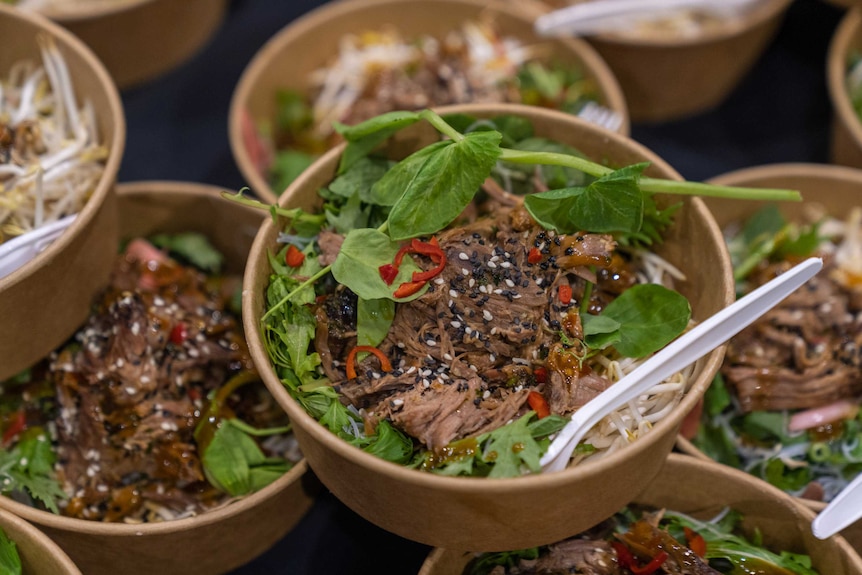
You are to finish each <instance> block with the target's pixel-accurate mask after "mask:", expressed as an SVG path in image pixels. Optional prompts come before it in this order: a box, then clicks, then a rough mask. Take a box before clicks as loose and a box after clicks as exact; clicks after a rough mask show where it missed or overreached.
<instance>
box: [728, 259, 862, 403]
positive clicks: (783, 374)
mask: <svg viewBox="0 0 862 575" xmlns="http://www.w3.org/2000/svg"><path fill="white" fill-rule="evenodd" d="M789 265H790V264H789V263H783V264H776V265H772V266H769V267H767V268H764V269H762V270H760V272H759V274H758V275H757V276H756V280H755V281H756V282H757V283H764V282H766V281H768V280H769V279H771V278H772V277H774V276H775V275H777V274H779V273H781V272H782V271H784V270H785V269H787V267H788V266H789ZM824 267H825V269H824V270H823V271H822V272H821V273H820V274H818V275H817V276H816V277H814V278H812V279H811V280H809V282H808V283H807V284H806V285H804V286H803V287H801V288H800V289H798V290H796V291H795V292H794V293H792V294H791V295H790V296H789V297H788V298H787V299H785V300H784V301H783V302H782V303H781V304H780V305H779V306H777V307H776V308H774V309H772V310H771V311H769V312H767V313H766V314H765V315H764V316H763V317H762V318H760V319H759V320H758V321H756V322H755V323H753V324H752V325H751V326H749V327H748V328H746V329H745V330H743V331H742V332H741V333H740V334H739V335H737V336H736V337H735V338H733V339H732V340H731V342H730V344H729V346H728V349H727V357H726V359H725V362H724V366H723V367H722V373H723V374H724V376H725V377H726V379H727V381H728V383H729V384H730V385H731V386H732V387H733V389H734V390H735V392H736V395H737V397H738V398H739V403H740V407H741V408H742V410H743V411H755V410H783V409H807V408H812V407H818V406H821V405H826V404H828V403H832V402H834V401H837V400H839V399H845V398H857V397H859V395H860V394H862V379H860V378H859V369H860V366H862V351H860V350H862V329H860V326H862V323H860V321H859V320H858V317H860V315H859V314H860V311H862V309H860V307H859V302H858V301H857V300H858V299H859V298H858V295H857V294H858V292H859V290H858V288H857V289H853V288H852V287H851V288H848V287H847V286H845V285H843V284H842V283H839V282H838V281H836V280H835V279H834V273H833V271H834V265H833V264H832V262H831V261H829V259H826V264H825V266H824Z"/></svg>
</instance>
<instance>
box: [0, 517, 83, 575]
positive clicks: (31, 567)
mask: <svg viewBox="0 0 862 575" xmlns="http://www.w3.org/2000/svg"><path fill="white" fill-rule="evenodd" d="M0 531H3V533H5V534H6V535H7V536H8V537H9V539H11V540H12V541H13V542H14V543H15V545H16V547H17V548H18V557H20V559H21V568H22V570H23V572H24V573H52V574H55V575H81V572H80V571H79V570H78V568H77V567H75V564H74V563H72V560H71V559H69V556H68V555H66V553H64V552H63V550H62V549H60V547H58V546H57V544H56V543H54V542H53V541H51V540H50V539H49V538H48V536H47V535H45V534H44V533H42V532H41V531H39V530H38V529H36V528H35V527H33V526H32V525H30V524H29V523H27V522H26V521H24V520H23V519H21V518H20V517H16V516H15V515H12V514H11V513H8V512H6V511H3V510H0Z"/></svg>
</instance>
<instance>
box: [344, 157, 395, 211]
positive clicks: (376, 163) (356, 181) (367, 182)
mask: <svg viewBox="0 0 862 575" xmlns="http://www.w3.org/2000/svg"><path fill="white" fill-rule="evenodd" d="M393 164H394V162H390V161H389V160H385V159H380V158H360V159H359V160H357V161H356V162H355V163H354V164H353V165H352V166H351V167H350V169H349V170H347V171H345V172H344V173H343V174H341V175H340V176H338V177H337V178H335V179H334V180H333V181H332V183H331V184H329V190H330V191H331V192H332V193H334V194H337V195H339V196H342V197H345V198H349V197H351V196H354V195H357V196H358V197H359V199H360V200H362V201H363V202H366V203H378V202H376V201H375V198H374V196H373V194H372V192H371V190H372V186H373V185H374V184H375V183H377V181H378V180H379V179H380V178H382V177H383V175H384V174H385V173H386V172H387V171H388V170H389V168H390V167H391V166H392V165H393ZM389 205H391V204H389Z"/></svg>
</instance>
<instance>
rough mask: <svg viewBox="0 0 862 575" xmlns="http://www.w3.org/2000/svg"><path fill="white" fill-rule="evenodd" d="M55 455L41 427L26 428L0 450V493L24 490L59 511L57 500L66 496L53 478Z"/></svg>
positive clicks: (51, 508)
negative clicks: (18, 438)
mask: <svg viewBox="0 0 862 575" xmlns="http://www.w3.org/2000/svg"><path fill="white" fill-rule="evenodd" d="M25 454H26V455H25ZM27 455H30V456H32V457H33V460H30V459H28V458H27ZM55 457H56V456H55V454H54V452H53V451H52V450H51V444H50V442H49V441H48V438H47V437H45V434H44V432H43V431H42V430H41V429H40V428H31V429H29V430H27V431H26V432H24V433H23V434H22V436H21V438H20V440H19V441H18V443H17V444H16V445H15V446H14V447H13V448H11V449H10V450H8V451H7V450H4V449H0V493H15V492H18V493H22V492H26V493H28V494H29V495H30V497H32V498H33V499H37V500H39V501H41V502H42V503H43V504H44V505H45V507H46V508H47V509H49V510H50V511H52V512H54V513H59V509H58V508H57V500H58V499H65V498H66V494H65V492H63V489H62V488H61V487H60V483H59V482H58V481H57V479H56V478H55V477H54V473H53V470H54V460H55ZM31 464H32V466H31Z"/></svg>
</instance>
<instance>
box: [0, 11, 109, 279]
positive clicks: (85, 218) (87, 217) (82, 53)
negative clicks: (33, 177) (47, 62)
mask: <svg viewBox="0 0 862 575" xmlns="http://www.w3.org/2000/svg"><path fill="white" fill-rule="evenodd" d="M0 18H10V19H12V20H17V21H18V22H24V23H26V24H28V25H30V26H33V27H36V28H38V29H40V31H43V32H47V33H49V34H50V35H51V36H53V37H54V38H56V39H57V40H58V41H59V43H60V45H61V46H63V47H64V48H66V49H68V50H70V51H72V52H74V53H75V54H77V55H78V56H79V57H80V58H81V59H82V60H83V61H84V63H85V64H86V65H87V67H89V68H90V69H91V70H92V71H93V73H94V74H95V76H96V78H97V79H98V88H97V90H101V91H103V92H104V94H105V96H106V98H107V100H108V106H109V108H110V116H111V118H112V120H113V131H112V132H111V133H110V134H103V139H104V140H108V139H109V137H110V140H111V145H110V148H108V158H107V160H106V161H105V167H104V171H103V173H102V176H101V177H100V178H99V181H98V182H97V184H96V188H95V190H93V193H92V194H91V196H90V197H89V198H88V199H87V202H86V203H85V204H84V207H83V209H82V210H81V211H80V212H78V215H77V217H76V218H75V221H74V222H73V223H72V224H71V225H70V226H69V227H68V228H67V229H66V231H65V232H63V234H62V235H60V237H58V238H57V239H56V240H54V241H53V242H52V243H51V245H49V246H48V247H47V248H45V250H44V251H43V252H42V253H40V254H39V255H38V256H36V257H35V258H33V259H32V260H31V261H29V262H27V263H26V264H24V265H22V266H21V267H19V268H18V269H16V270H15V271H13V272H12V273H10V274H9V275H7V276H5V277H3V278H0V293H2V292H3V291H5V290H6V289H8V288H10V287H11V286H13V285H17V284H19V283H23V282H26V281H27V280H28V279H29V278H30V277H31V276H32V275H33V274H34V273H35V272H36V271H38V270H40V269H41V268H42V266H43V265H44V263H45V262H46V261H49V260H52V259H53V258H55V257H56V256H57V255H59V254H60V253H62V252H63V251H65V250H66V249H67V248H68V247H69V244H71V243H72V241H73V240H74V239H75V238H76V237H78V236H80V235H81V234H83V233H84V232H85V230H86V229H87V228H88V227H89V226H90V224H91V223H92V221H93V219H94V218H95V216H96V214H97V213H98V212H99V210H100V209H101V207H102V203H103V202H104V201H105V198H106V197H107V196H108V194H109V193H111V190H112V188H113V187H114V185H115V183H116V180H117V174H118V172H119V170H120V162H121V161H122V158H123V152H124V150H125V145H126V118H125V113H124V111H123V104H122V100H121V99H120V94H119V91H118V90H117V87H116V85H115V84H114V81H113V80H112V79H111V76H110V74H109V73H108V71H107V70H106V69H105V67H104V65H103V64H102V62H101V61H100V60H99V59H98V57H97V56H96V55H95V54H94V53H93V51H92V50H90V48H89V47H87V45H86V44H84V43H83V42H82V41H81V40H79V39H78V37H77V36H75V35H73V34H72V33H71V32H68V31H67V30H66V29H65V28H63V27H61V26H60V25H58V24H55V23H54V22H52V21H51V20H49V19H48V18H46V17H44V16H41V15H39V14H32V13H27V12H23V11H21V10H16V9H14V8H12V7H9V6H6V5H4V4H2V3H0ZM4 73H5V72H4ZM102 128H104V127H102Z"/></svg>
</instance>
